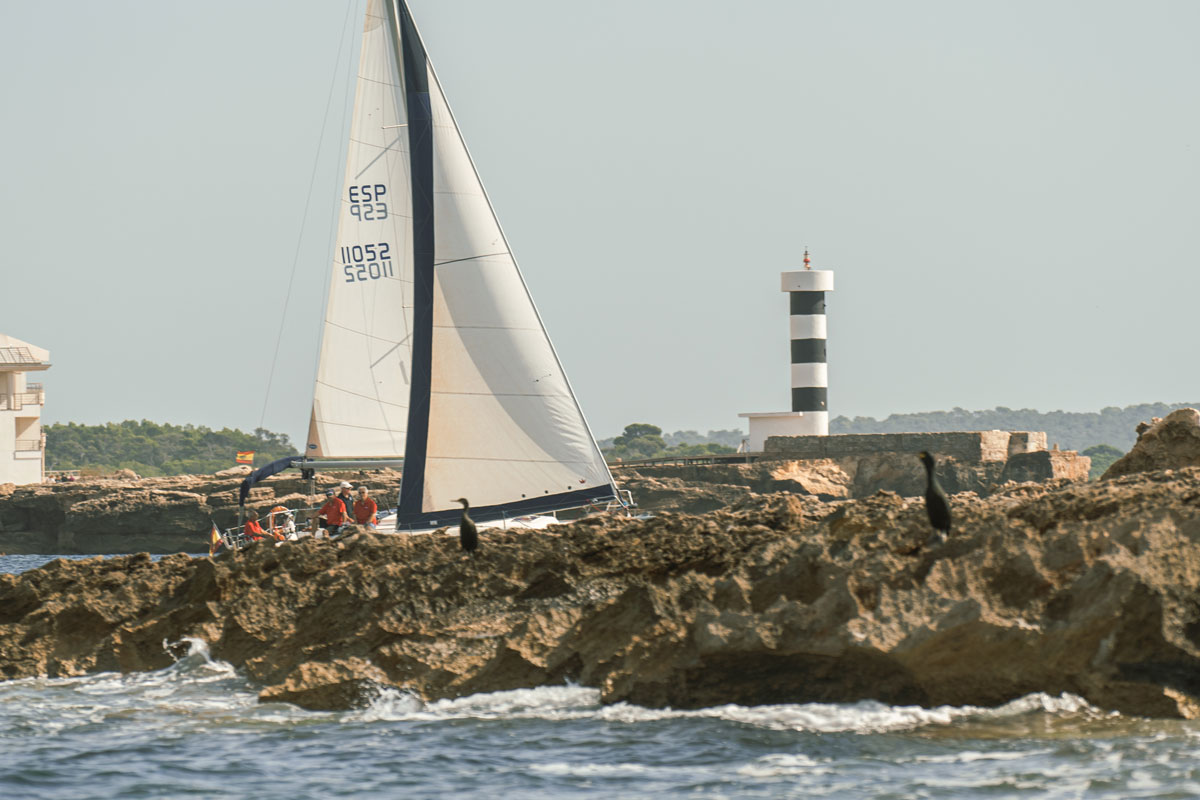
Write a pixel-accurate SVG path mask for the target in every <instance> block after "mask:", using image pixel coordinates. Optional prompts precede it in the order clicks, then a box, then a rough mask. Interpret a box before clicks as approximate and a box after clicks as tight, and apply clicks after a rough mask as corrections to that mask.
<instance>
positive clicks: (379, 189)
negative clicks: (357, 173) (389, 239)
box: [347, 183, 388, 222]
mask: <svg viewBox="0 0 1200 800" xmlns="http://www.w3.org/2000/svg"><path fill="white" fill-rule="evenodd" d="M386 194H387V186H385V185H384V184H382V183H374V184H372V183H367V184H363V185H362V186H351V187H350V189H349V191H348V192H347V195H348V196H349V198H350V216H352V217H354V218H355V219H357V220H358V221H359V222H377V221H379V220H382V219H387V218H388V207H387V203H385V202H384V201H383V196H384V195H386Z"/></svg>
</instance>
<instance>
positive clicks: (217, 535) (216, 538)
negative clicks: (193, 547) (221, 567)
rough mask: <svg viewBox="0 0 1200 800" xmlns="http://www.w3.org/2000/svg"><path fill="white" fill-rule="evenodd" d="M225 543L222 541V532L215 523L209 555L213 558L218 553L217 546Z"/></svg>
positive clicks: (209, 541) (209, 542)
mask: <svg viewBox="0 0 1200 800" xmlns="http://www.w3.org/2000/svg"><path fill="white" fill-rule="evenodd" d="M222 544H223V542H222V541H221V532H220V531H219V530H217V523H215V522H214V523H213V527H212V535H211V537H210V538H209V540H208V556H209V558H212V557H213V556H215V555H216V554H217V548H218V547H220V546H221V545H222Z"/></svg>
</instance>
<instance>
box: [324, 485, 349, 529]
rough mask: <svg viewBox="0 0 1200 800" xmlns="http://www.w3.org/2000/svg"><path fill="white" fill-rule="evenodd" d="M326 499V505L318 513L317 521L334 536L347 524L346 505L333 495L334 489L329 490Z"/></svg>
mask: <svg viewBox="0 0 1200 800" xmlns="http://www.w3.org/2000/svg"><path fill="white" fill-rule="evenodd" d="M325 497H326V500H325V505H323V506H321V510H320V511H318V512H317V521H318V522H320V523H321V527H323V528H324V529H325V530H327V531H328V532H329V534H330V535H331V536H332V535H333V534H335V533H337V532H338V530H339V529H341V527H342V525H343V524H344V523H345V522H346V504H345V503H343V502H342V500H341V498H339V497H337V496H336V495H335V494H334V493H333V489H327V490H326V491H325Z"/></svg>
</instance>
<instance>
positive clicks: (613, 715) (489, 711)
mask: <svg viewBox="0 0 1200 800" xmlns="http://www.w3.org/2000/svg"><path fill="white" fill-rule="evenodd" d="M1035 713H1043V714H1050V715H1056V716H1062V715H1074V714H1081V713H1086V714H1096V715H1098V714H1100V713H1101V712H1099V710H1098V709H1096V708H1095V707H1094V706H1092V705H1090V704H1089V703H1088V702H1087V701H1086V700H1084V699H1083V698H1080V697H1077V696H1075V695H1071V694H1061V695H1057V696H1052V695H1047V694H1032V695H1027V696H1026V697H1022V698H1019V699H1017V700H1013V701H1012V702H1010V703H1006V704H1005V705H1003V706H1000V707H998V708H992V709H989V708H981V707H978V706H939V707H936V708H923V707H921V706H889V705H887V704H884V703H880V702H877V701H874V700H864V701H860V702H857V703H803V704H778V705H765V706H741V705H734V704H729V705H723V706H715V707H712V708H703V709H696V710H678V709H671V708H644V707H642V706H635V705H631V704H628V703H615V704H613V705H607V706H605V705H601V703H600V692H599V690H597V689H591V688H587V687H582V686H571V685H566V686H543V687H539V688H536V689H514V690H509V691H503V692H489V693H482V694H473V695H467V696H464V697H459V698H454V699H449V700H436V701H433V702H429V703H425V702H422V701H421V700H420V699H419V698H418V697H416V696H415V695H412V694H409V693H405V692H399V691H396V690H391V689H384V690H381V691H380V693H379V695H378V696H377V697H376V698H375V699H374V700H373V701H372V702H371V703H370V705H369V706H368V707H367V708H366V709H363V710H360V711H358V712H353V715H354V716H355V717H357V718H358V719H360V720H363V721H377V720H385V721H403V720H410V721H412V720H422V721H439V720H446V719H540V720H581V719H589V720H596V721H600V722H615V723H623V724H629V725H637V724H644V723H649V722H657V721H661V720H681V719H716V720H724V721H727V722H735V723H739V724H743V725H748V726H752V727H758V728H764V729H768V730H790V731H800V732H814V733H888V732H896V731H905V730H916V729H920V728H923V727H928V726H947V725H953V724H955V723H958V722H962V721H965V720H1002V719H1005V718H1010V717H1017V716H1020V715H1026V714H1035Z"/></svg>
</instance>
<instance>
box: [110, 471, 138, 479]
mask: <svg viewBox="0 0 1200 800" xmlns="http://www.w3.org/2000/svg"><path fill="white" fill-rule="evenodd" d="M112 477H114V478H116V479H117V480H122V481H136V480H141V476H140V475H138V474H137V473H136V472H134V471H133V470H131V469H119V470H117V471H116V472H114V473H113V474H112Z"/></svg>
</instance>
